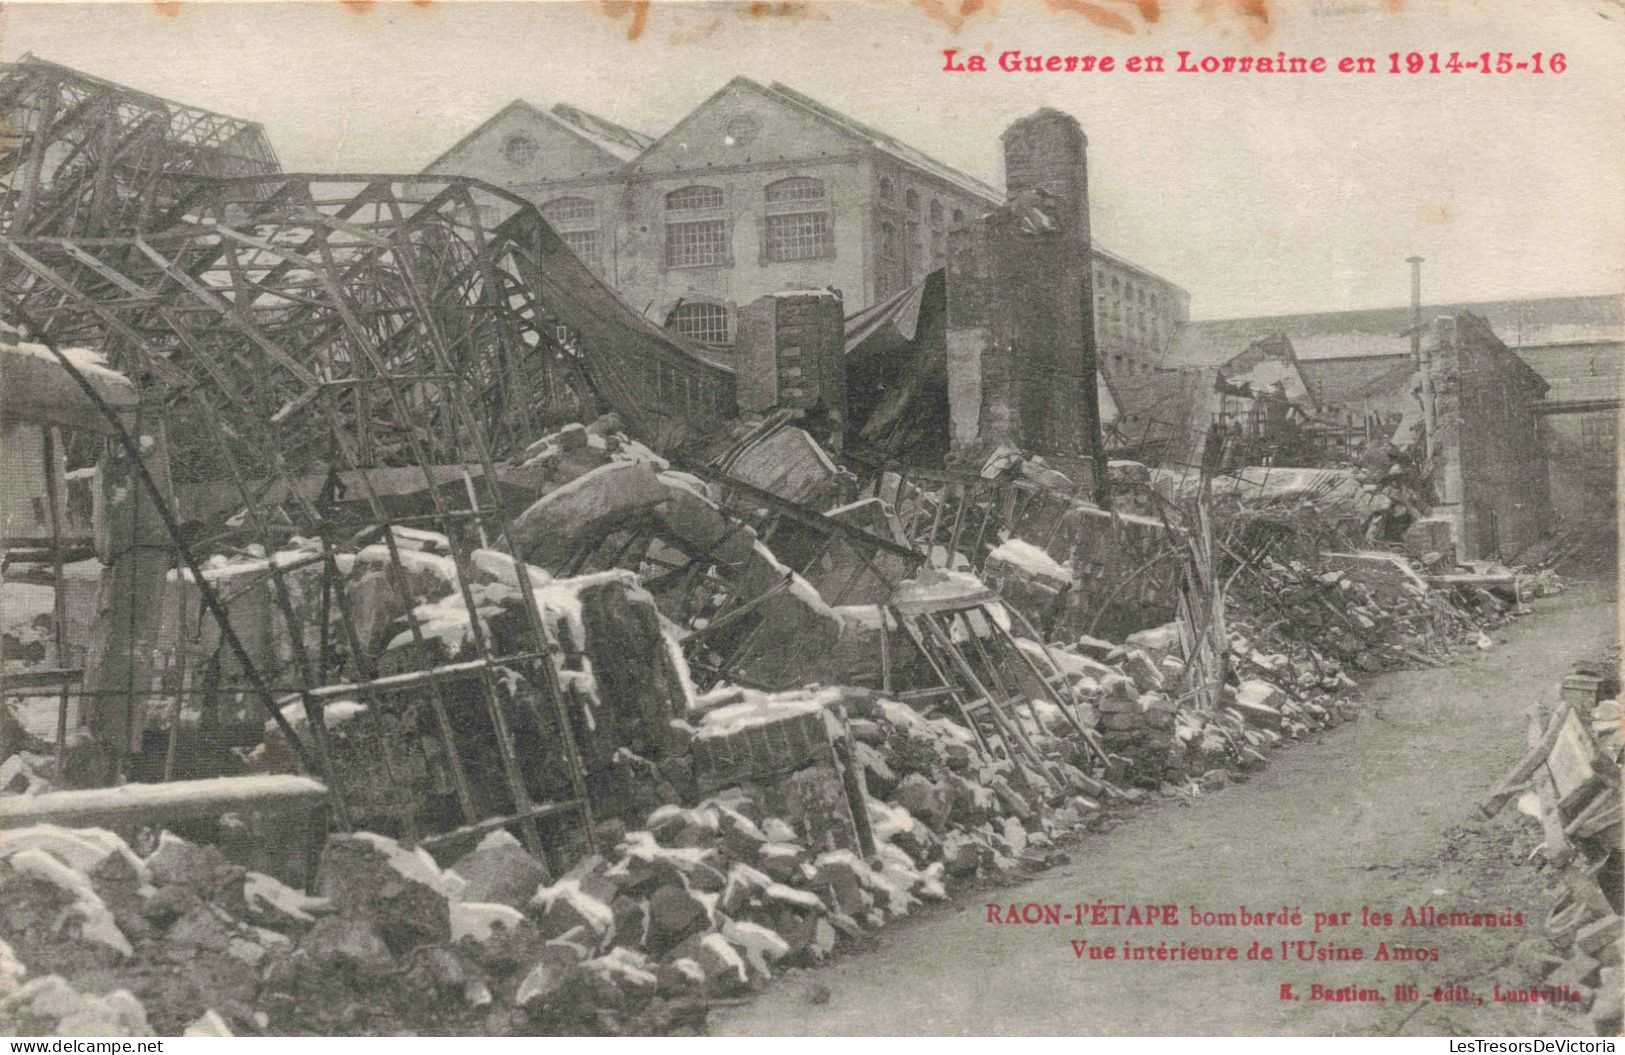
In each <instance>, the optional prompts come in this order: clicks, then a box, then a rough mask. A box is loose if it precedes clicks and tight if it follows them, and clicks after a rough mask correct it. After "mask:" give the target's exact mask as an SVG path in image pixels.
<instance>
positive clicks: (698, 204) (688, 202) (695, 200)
mask: <svg viewBox="0 0 1625 1055" xmlns="http://www.w3.org/2000/svg"><path fill="white" fill-rule="evenodd" d="M720 208H722V188H721V187H704V186H693V187H683V188H681V189H679V190H674V191H672V192H671V193H670V194H668V195H666V211H667V212H699V211H701V210H705V209H720Z"/></svg>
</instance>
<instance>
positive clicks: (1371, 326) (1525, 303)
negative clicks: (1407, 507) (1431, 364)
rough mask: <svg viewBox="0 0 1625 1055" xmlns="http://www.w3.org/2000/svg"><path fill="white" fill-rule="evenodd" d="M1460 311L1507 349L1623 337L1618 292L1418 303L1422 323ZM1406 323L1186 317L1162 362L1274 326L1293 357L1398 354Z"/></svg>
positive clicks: (1401, 311) (1189, 359)
mask: <svg viewBox="0 0 1625 1055" xmlns="http://www.w3.org/2000/svg"><path fill="white" fill-rule="evenodd" d="M1461 311H1470V312H1472V313H1473V314H1475V315H1480V316H1482V317H1483V318H1484V319H1486V320H1487V321H1488V322H1489V324H1490V327H1491V328H1492V329H1493V330H1494V331H1495V333H1496V336H1498V337H1500V338H1501V340H1502V341H1504V342H1505V343H1506V345H1507V347H1509V348H1512V349H1514V350H1516V349H1518V348H1520V347H1525V346H1547V345H1554V344H1570V343H1581V342H1621V341H1625V310H1622V304H1621V297H1620V296H1619V295H1618V294H1610V295H1603V296H1581V297H1543V298H1538V299H1533V300H1502V301H1483V302H1479V303H1473V304H1428V305H1423V307H1422V319H1423V322H1424V323H1429V322H1431V321H1432V320H1433V319H1435V318H1437V317H1439V316H1440V315H1455V314H1457V313H1458V312H1461ZM1410 326H1411V309H1410V308H1409V307H1408V306H1404V307H1393V308H1374V309H1368V310H1364V311H1328V312H1314V313H1311V314H1303V315H1268V316H1260V317H1257V318H1249V319H1213V320H1202V321H1198V322H1191V323H1188V324H1186V326H1185V327H1184V328H1183V329H1182V330H1181V331H1180V334H1179V336H1178V338H1177V339H1176V340H1175V342H1174V344H1173V346H1172V347H1171V348H1170V349H1169V352H1168V365H1169V366H1219V365H1222V364H1223V363H1225V362H1228V361H1229V360H1230V359H1231V358H1232V357H1234V356H1236V355H1238V354H1240V353H1241V352H1242V351H1244V350H1245V349H1246V348H1247V346H1248V345H1250V344H1252V343H1253V342H1254V341H1256V340H1258V339H1259V338H1260V337H1263V336H1265V335H1267V334H1270V333H1275V332H1279V333H1284V334H1285V335H1286V336H1287V337H1288V338H1289V339H1290V340H1291V341H1292V346H1293V348H1294V349H1295V350H1296V351H1297V354H1298V359H1299V360H1300V361H1305V360H1314V359H1350V358H1359V357H1370V356H1382V357H1386V356H1390V355H1403V354H1408V353H1409V351H1410V338H1409V337H1408V336H1406V334H1407V331H1409V329H1410ZM1356 372H1359V371H1356ZM1378 372H1380V370H1379V371H1378ZM1369 379H1370V378H1369V377H1367V378H1365V380H1369Z"/></svg>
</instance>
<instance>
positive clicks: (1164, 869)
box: [711, 584, 1618, 1035]
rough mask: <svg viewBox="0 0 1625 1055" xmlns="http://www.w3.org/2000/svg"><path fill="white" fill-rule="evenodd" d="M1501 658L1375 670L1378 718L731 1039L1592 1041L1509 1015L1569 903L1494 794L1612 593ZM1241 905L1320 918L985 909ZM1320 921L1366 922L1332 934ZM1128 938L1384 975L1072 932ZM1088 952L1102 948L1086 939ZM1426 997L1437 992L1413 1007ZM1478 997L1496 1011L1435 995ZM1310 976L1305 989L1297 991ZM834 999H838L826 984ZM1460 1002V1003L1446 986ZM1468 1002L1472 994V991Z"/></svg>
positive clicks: (852, 972)
mask: <svg viewBox="0 0 1625 1055" xmlns="http://www.w3.org/2000/svg"><path fill="white" fill-rule="evenodd" d="M1535 604H1536V607H1537V613H1538V614H1536V615H1534V616H1532V617H1526V618H1524V619H1520V620H1517V621H1515V622H1513V623H1511V624H1510V625H1508V626H1506V627H1504V628H1502V629H1501V630H1499V631H1497V632H1496V633H1495V635H1494V637H1495V639H1496V641H1497V643H1496V645H1495V647H1494V648H1493V649H1491V650H1490V651H1488V652H1482V653H1480V652H1477V651H1476V650H1475V651H1474V652H1472V653H1470V654H1463V655H1462V656H1461V658H1460V659H1458V660H1457V661H1456V662H1454V663H1453V664H1452V665H1451V666H1449V667H1447V668H1442V669H1424V670H1414V671H1401V672H1397V673H1393V674H1388V675H1383V676H1380V677H1377V678H1375V679H1373V680H1372V681H1371V683H1370V684H1369V685H1368V687H1367V690H1366V692H1365V696H1366V698H1367V699H1368V700H1369V701H1370V704H1369V706H1368V708H1367V709H1366V711H1365V712H1364V714H1363V715H1362V717H1361V718H1360V720H1358V721H1357V722H1354V723H1352V724H1349V725H1345V726H1343V727H1341V728H1339V729H1336V730H1334V731H1332V732H1330V733H1327V734H1325V735H1324V736H1322V737H1320V741H1321V742H1319V743H1310V744H1302V745H1297V746H1294V747H1290V748H1287V749H1283V750H1282V751H1279V752H1277V754H1276V755H1275V756H1274V757H1273V758H1272V759H1271V764H1270V765H1269V767H1268V768H1267V769H1266V770H1264V771H1263V772H1262V773H1260V774H1258V775H1256V776H1254V777H1253V779H1252V780H1251V781H1250V782H1248V783H1247V784H1245V785H1240V786H1233V787H1231V788H1229V789H1226V790H1224V791H1221V792H1218V793H1216V794H1213V795H1210V796H1206V797H1204V798H1202V799H1199V800H1195V801H1192V802H1189V803H1185V802H1166V803H1163V804H1161V805H1158V806H1155V807H1152V808H1148V809H1145V810H1142V811H1141V812H1139V813H1137V814H1135V815H1133V816H1132V817H1130V818H1129V819H1128V820H1126V821H1125V822H1124V823H1123V824H1121V825H1120V826H1118V827H1117V828H1115V829H1113V830H1111V831H1110V832H1106V833H1101V834H1097V835H1094V836H1091V837H1090V838H1088V839H1087V840H1086V841H1083V842H1081V843H1079V844H1077V845H1075V846H1072V847H1069V851H1070V852H1071V854H1072V863H1071V864H1069V865H1066V866H1063V867H1060V868H1057V869H1053V870H1051V871H1048V872H1045V873H1044V874H1042V875H1041V876H1039V877H1037V878H1035V879H1032V880H1030V881H1028V882H1025V883H1022V884H1019V885H1008V886H1002V887H995V888H990V889H988V890H986V891H983V892H981V893H979V894H967V895H964V896H962V897H960V898H958V899H956V901H955V902H954V903H953V904H951V905H948V906H944V907H941V908H939V909H937V910H935V911H933V912H928V913H926V914H924V915H922V916H921V917H919V918H917V919H913V920H910V921H907V922H906V923H904V924H902V925H901V926H897V927H894V928H891V929H890V930H888V931H885V932H882V933H881V935H880V936H879V938H878V941H877V944H876V946H875V948H873V949H872V950H869V951H866V952H862V953H859V954H857V955H854V956H850V957H847V958H845V959H844V960H842V961H840V962H837V963H835V964H833V965H831V966H827V967H823V968H819V969H816V970H810V971H804V972H797V973H793V974H790V975H788V976H786V977H784V978H782V979H780V980H778V981H777V982H776V983H775V984H774V985H773V986H772V987H770V988H769V990H768V991H767V992H766V993H764V994H763V995H762V996H761V998H760V999H758V1000H756V1001H755V1002H753V1003H752V1004H750V1005H747V1006H744V1007H741V1008H736V1009H731V1010H729V1011H728V1012H726V1013H719V1014H716V1015H713V1017H712V1019H711V1025H712V1029H713V1031H714V1032H717V1033H728V1034H758V1033H792V1034H807V1033H810V1034H823V1035H831V1034H834V1035H841V1034H861V1035H874V1034H894V1033H922V1034H993V1035H998V1034H1147V1033H1149V1034H1176V1035H1177V1034H1196V1035H1200V1034H1259V1033H1263V1034H1272V1033H1273V1034H1310V1035H1338V1034H1388V1033H1395V1032H1399V1033H1428V1034H1437V1033H1472V1034H1502V1035H1505V1034H1509V1033H1520V1034H1541V1033H1544V1034H1552V1033H1574V1032H1579V1031H1581V1024H1580V1021H1579V1019H1578V1018H1577V1017H1573V1016H1571V1015H1569V1014H1564V1013H1560V1012H1554V1011H1553V1010H1551V1009H1549V1008H1545V1007H1542V1008H1539V1009H1534V1008H1531V1007H1529V1006H1527V1005H1509V1004H1504V1003H1503V1004H1497V1003H1494V1002H1493V1001H1492V999H1491V993H1492V986H1493V984H1494V983H1496V982H1499V983H1500V984H1501V985H1502V986H1503V987H1512V986H1516V985H1528V984H1531V983H1533V982H1535V981H1536V977H1535V976H1533V975H1531V974H1530V972H1529V969H1528V968H1529V966H1530V965H1531V964H1532V963H1533V962H1534V961H1533V959H1532V958H1533V956H1534V954H1535V952H1536V950H1537V949H1539V948H1540V947H1541V946H1542V944H1543V943H1542V942H1541V941H1540V938H1539V931H1540V928H1541V926H1542V924H1543V923H1544V920H1545V916H1546V909H1547V906H1548V904H1549V895H1548V893H1547V891H1546V890H1545V888H1544V886H1543V883H1542V881H1541V879H1540V878H1539V876H1538V875H1537V874H1536V873H1535V870H1534V869H1533V868H1532V867H1525V866H1522V865H1521V864H1520V862H1521V861H1522V859H1523V856H1524V854H1526V853H1527V852H1528V850H1529V849H1531V848H1532V847H1533V846H1534V845H1535V843H1536V842H1537V841H1538V831H1537V830H1536V829H1535V827H1534V825H1533V824H1532V822H1529V821H1527V820H1526V819H1525V818H1522V817H1519V816H1518V815H1517V813H1516V810H1514V809H1513V808H1511V807H1509V808H1508V809H1507V810H1506V811H1505V812H1504V813H1503V814H1502V815H1501V816H1500V817H1498V818H1496V819H1495V820H1493V821H1484V820H1482V819H1481V818H1480V816H1479V815H1478V813H1477V805H1478V803H1479V802H1480V800H1481V799H1482V797H1483V794H1484V793H1485V791H1486V790H1487V789H1488V788H1490V787H1491V786H1492V785H1493V784H1494V783H1495V782H1496V780H1497V779H1498V778H1499V777H1500V776H1501V775H1502V774H1503V773H1504V772H1505V771H1506V770H1507V769H1509V768H1510V767H1511V765H1512V764H1513V763H1514V762H1515V761H1516V760H1517V759H1518V757H1519V756H1520V755H1521V754H1522V753H1523V751H1524V749H1525V746H1526V745H1525V739H1524V737H1525V729H1526V726H1527V720H1526V718H1525V717H1524V711H1525V708H1527V707H1528V706H1530V704H1531V703H1533V702H1535V701H1536V700H1544V699H1548V698H1550V696H1551V694H1552V693H1553V692H1554V686H1555V684H1556V681H1557V679H1558V678H1559V677H1560V676H1561V675H1562V674H1564V673H1566V672H1567V669H1568V666H1569V664H1570V662H1572V661H1573V660H1574V659H1577V658H1580V657H1581V656H1584V655H1590V654H1592V653H1594V652H1595V651H1596V650H1597V649H1599V648H1601V647H1602V646H1604V645H1605V644H1606V643H1607V642H1608V641H1610V640H1611V639H1613V637H1614V636H1615V634H1616V633H1617V631H1616V627H1617V625H1618V622H1617V611H1616V606H1615V603H1614V597H1613V593H1612V590H1611V589H1609V588H1606V587H1603V586H1598V585H1590V584H1587V585H1580V586H1577V587H1576V588H1574V589H1572V590H1570V591H1569V592H1568V593H1565V594H1562V595H1559V596H1558V597H1555V598H1549V599H1543V600H1540V601H1537V602H1535ZM1102 899H1103V900H1104V901H1105V902H1107V903H1111V904H1132V903H1138V904H1142V905H1146V904H1158V905H1160V904H1164V903H1166V904H1171V905H1178V906H1179V907H1180V908H1179V912H1180V915H1181V922H1182V924H1183V923H1184V922H1185V920H1186V919H1187V918H1188V917H1187V913H1188V912H1189V910H1190V908H1191V907H1193V906H1194V907H1196V908H1198V909H1200V910H1202V911H1230V912H1234V911H1235V910H1236V909H1237V908H1239V907H1240V906H1246V907H1247V908H1248V909H1249V910H1252V911H1257V912H1263V911H1268V910H1272V909H1274V910H1279V909H1281V908H1283V907H1285V908H1287V909H1291V908H1293V907H1298V908H1301V910H1302V911H1303V913H1304V915H1305V917H1306V919H1305V926H1304V927H1302V928H1281V927H1267V926H1265V927H1260V926H1250V927H1231V928H1221V927H1210V928H1195V927H1191V926H1188V925H1181V926H1178V927H1169V928H1164V927H1149V928H1147V927H1137V928H1129V927H1094V926H1087V925H1085V926H1078V925H1074V924H1072V923H1070V922H1068V923H1066V924H1063V925H1061V926H1008V925H993V924H990V923H989V922H988V921H987V917H988V910H987V905H988V903H990V902H996V903H998V904H1001V905H1009V904H1011V903H1015V904H1025V903H1028V902H1036V903H1040V904H1045V903H1058V904H1060V905H1062V906H1065V908H1064V909H1063V911H1065V912H1068V913H1070V912H1071V911H1072V906H1073V905H1074V904H1076V903H1078V902H1085V903H1090V904H1092V903H1094V902H1096V901H1097V900H1102ZM1423 905H1433V906H1435V907H1436V908H1438V909H1440V910H1446V911H1452V910H1460V911H1474V912H1481V913H1497V912H1500V911H1501V910H1503V909H1507V908H1509V907H1510V908H1511V909H1512V910H1513V911H1516V912H1521V913H1522V914H1523V918H1524V925H1523V926H1522V927H1521V928H1501V929H1482V928H1474V929H1467V928H1404V929H1401V928H1398V927H1394V928H1371V927H1361V926H1360V921H1361V910H1362V907H1370V908H1372V909H1374V910H1377V911H1383V912H1392V913H1394V914H1395V917H1396V919H1397V918H1398V917H1399V916H1400V914H1401V913H1403V911H1404V909H1405V907H1406V906H1423ZM1315 912H1347V913H1350V914H1351V916H1350V920H1349V924H1348V925H1345V926H1331V927H1327V928H1325V929H1323V930H1322V931H1321V933H1320V934H1318V935H1317V934H1315V933H1313V926H1312V923H1313V921H1312V918H1311V917H1312V915H1313V913H1315ZM1074 939H1076V940H1087V941H1089V942H1091V943H1098V944H1101V945H1115V946H1116V947H1117V949H1118V952H1119V954H1120V953H1121V947H1122V945H1123V943H1124V942H1125V941H1127V942H1132V943H1135V944H1137V945H1143V944H1145V943H1147V942H1149V943H1150V944H1152V945H1156V944H1157V943H1159V942H1162V941H1167V942H1169V943H1170V944H1174V943H1178V942H1180V941H1186V942H1190V943H1194V944H1201V945H1234V946H1237V947H1239V948H1240V949H1241V950H1242V951H1243V952H1242V955H1243V957H1244V956H1245V950H1246V949H1247V948H1248V947H1250V946H1251V945H1252V944H1253V942H1254V940H1255V939H1257V940H1258V941H1260V943H1261V944H1262V945H1265V946H1271V947H1273V949H1274V951H1275V953H1276V954H1277V957H1279V954H1280V951H1281V950H1280V944H1281V942H1282V941H1283V940H1284V939H1285V940H1296V939H1316V940H1319V941H1321V942H1323V943H1327V942H1329V943H1334V944H1336V945H1337V946H1340V947H1343V948H1349V947H1356V946H1357V947H1361V948H1363V949H1364V951H1365V955H1366V957H1367V959H1366V960H1365V961H1364V962H1349V961H1335V962H1300V961H1299V960H1297V959H1296V953H1295V950H1294V951H1293V953H1292V955H1291V956H1289V958H1288V959H1287V961H1286V962H1282V961H1281V960H1280V959H1279V958H1277V959H1276V960H1275V961H1273V962H1267V963H1266V962H1256V961H1255V962H1247V961H1246V960H1245V959H1242V960H1241V961H1240V962H1236V963H1213V962H1197V963H1191V962H1172V961H1169V962H1143V961H1134V962H1121V961H1110V962H1107V961H1091V960H1089V959H1087V958H1085V959H1082V960H1080V959H1079V958H1078V957H1077V956H1076V955H1075V954H1074V948H1073V946H1072V944H1071V942H1072V940H1074ZM1379 942H1387V943H1389V944H1399V945H1404V946H1423V947H1427V948H1435V949H1437V950H1438V960H1437V962H1428V963H1418V962H1393V961H1389V962H1374V961H1373V960H1372V959H1371V957H1372V956H1374V955H1375V953H1376V950H1377V947H1378V944H1379ZM1086 953H1087V948H1086ZM1401 984H1411V985H1414V986H1416V987H1417V989H1418V990H1420V992H1421V996H1422V999H1421V1001H1420V1002H1418V1003H1397V1002H1395V1000H1394V994H1393V988H1394V986H1396V985H1401ZM1451 984H1460V985H1465V986H1466V987H1467V989H1468V992H1467V994H1466V995H1467V996H1468V998H1469V999H1479V998H1482V999H1483V1001H1484V1003H1483V1004H1482V1005H1479V1004H1474V1003H1461V1002H1456V1003H1434V1002H1433V1000H1432V999H1431V998H1432V996H1433V993H1434V990H1435V988H1436V987H1439V986H1448V985H1451ZM1283 985H1290V986H1291V987H1292V990H1293V995H1294V996H1296V997H1297V999H1282V997H1281V987H1282V986H1283ZM1312 985H1320V986H1323V987H1325V988H1327V989H1331V990H1334V991H1335V990H1338V989H1341V988H1343V987H1348V986H1353V987H1359V988H1365V989H1371V990H1375V991H1376V992H1377V993H1379V994H1380V995H1381V996H1382V997H1384V998H1385V999H1384V1000H1383V1001H1382V1002H1327V1001H1313V1000H1311V999H1310V995H1311V986H1312ZM826 992H827V994H828V999H827V1000H825V999H824V996H825V993H826ZM1441 995H1450V994H1441ZM1456 995H1458V996H1459V995H1461V994H1456Z"/></svg>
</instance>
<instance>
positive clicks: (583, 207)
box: [542, 197, 601, 267]
mask: <svg viewBox="0 0 1625 1055" xmlns="http://www.w3.org/2000/svg"><path fill="white" fill-rule="evenodd" d="M542 218H543V219H544V220H546V221H547V222H548V225H549V226H550V227H552V228H553V230H555V231H557V232H558V233H559V237H560V238H562V239H564V244H565V245H567V246H569V247H570V249H571V251H572V252H574V253H575V255H576V256H578V257H580V258H581V259H582V260H583V261H584V262H586V263H587V264H588V265H589V266H592V267H596V266H598V263H599V252H600V249H601V241H600V238H599V228H598V203H597V202H595V201H593V200H592V199H591V198H573V197H565V198H554V199H553V200H552V201H550V202H548V203H546V204H545V205H543V206H542Z"/></svg>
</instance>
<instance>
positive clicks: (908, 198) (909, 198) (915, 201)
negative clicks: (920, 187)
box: [903, 187, 920, 212]
mask: <svg viewBox="0 0 1625 1055" xmlns="http://www.w3.org/2000/svg"><path fill="white" fill-rule="evenodd" d="M903 204H904V205H906V206H907V207H908V211H909V212H919V211H920V196H919V195H918V194H916V193H914V188H913V187H910V188H909V189H908V193H907V194H905V195H903Z"/></svg>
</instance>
